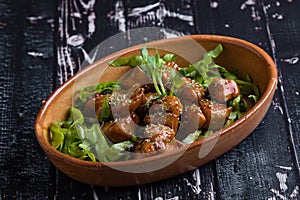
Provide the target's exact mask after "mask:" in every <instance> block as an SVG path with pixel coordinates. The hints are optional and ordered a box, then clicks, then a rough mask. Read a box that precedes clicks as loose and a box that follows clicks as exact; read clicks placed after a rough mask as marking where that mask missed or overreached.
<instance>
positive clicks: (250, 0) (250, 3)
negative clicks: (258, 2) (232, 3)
mask: <svg viewBox="0 0 300 200" xmlns="http://www.w3.org/2000/svg"><path fill="white" fill-rule="evenodd" d="M253 5H255V0H247V1H245V2H244V3H243V4H242V5H241V7H240V8H241V10H244V9H245V8H246V7H247V6H253Z"/></svg>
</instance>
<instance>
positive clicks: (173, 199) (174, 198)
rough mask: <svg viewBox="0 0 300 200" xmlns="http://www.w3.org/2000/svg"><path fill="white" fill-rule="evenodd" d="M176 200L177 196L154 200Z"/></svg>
mask: <svg viewBox="0 0 300 200" xmlns="http://www.w3.org/2000/svg"><path fill="white" fill-rule="evenodd" d="M178 199H179V197H178V196H174V197H172V198H168V199H166V198H163V197H156V198H155V199H154V200H178Z"/></svg>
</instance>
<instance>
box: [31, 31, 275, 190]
mask: <svg viewBox="0 0 300 200" xmlns="http://www.w3.org/2000/svg"><path fill="white" fill-rule="evenodd" d="M191 40H192V41H194V42H196V43H197V44H201V45H202V46H203V47H204V49H206V50H210V49H213V48H214V47H216V46H217V44H219V43H221V44H222V45H223V47H224V50H223V52H222V54H221V55H220V56H219V57H218V59H217V60H216V61H215V62H216V63H217V64H220V65H222V66H224V67H226V68H227V69H229V70H230V69H238V70H239V71H241V72H245V73H247V74H249V75H250V77H251V78H252V79H253V81H254V83H255V84H257V85H258V87H259V89H260V92H261V98H260V100H259V101H258V102H257V103H256V104H255V105H254V106H253V107H252V108H251V109H250V110H249V111H248V112H247V113H246V114H245V115H244V116H243V117H242V118H240V119H239V120H237V121H236V122H234V123H233V124H231V125H230V126H228V127H226V128H224V129H222V130H221V131H219V132H216V133H214V134H212V135H210V136H209V137H207V138H206V139H204V140H199V141H196V142H194V143H193V144H191V145H190V146H188V147H187V148H185V149H184V150H182V149H178V150H175V151H172V152H166V153H162V154H159V155H156V156H151V157H148V158H142V159H136V160H128V161H121V162H112V163H109V164H108V163H103V162H90V161H84V160H78V159H76V158H73V157H70V156H68V155H66V154H63V153H61V152H59V151H57V150H56V149H54V148H53V147H52V146H51V145H50V143H49V126H50V123H51V122H52V121H54V120H57V119H60V120H64V119H65V118H66V115H67V113H68V111H69V109H70V107H71V105H72V98H73V93H74V91H75V90H76V89H78V88H80V87H82V85H89V84H93V83H90V82H89V80H90V79H91V77H94V78H97V76H99V73H103V74H102V76H101V77H102V78H101V80H100V82H101V81H106V80H113V79H118V78H119V77H120V76H121V75H122V74H123V73H125V72H126V71H127V70H128V68H126V67H123V68H112V67H109V68H107V69H106V70H105V71H103V69H104V68H105V66H107V63H108V62H110V61H112V60H115V59H117V58H119V57H120V56H124V55H126V56H128V55H133V54H137V53H138V52H139V50H140V49H141V47H142V46H143V45H137V46H134V47H130V48H127V49H124V50H121V51H118V52H116V53H113V54H111V55H109V56H106V57H104V58H102V59H100V60H98V61H96V62H95V63H94V64H92V65H90V66H88V67H85V68H84V69H83V70H81V71H80V72H78V73H77V74H76V75H74V76H73V77H71V78H70V79H68V80H67V81H66V82H65V83H64V84H62V85H61V86H60V87H58V88H57V89H56V90H55V91H54V92H53V93H52V94H51V95H50V96H49V97H48V99H47V100H46V101H45V102H44V103H43V105H42V107H41V109H40V111H39V113H38V114H37V117H36V121H35V127H34V129H35V133H36V138H37V140H38V142H39V144H40V146H41V148H42V149H43V150H44V151H45V153H46V155H47V156H48V157H49V159H50V160H51V162H52V163H53V164H54V165H55V166H56V167H57V168H58V169H59V170H61V171H62V172H63V173H65V174H67V175H68V176H70V177H71V178H73V179H75V180H77V181H80V182H82V183H86V184H92V185H97V186H129V185H137V184H145V183H150V182H154V181H159V180H163V179H167V178H169V177H173V176H176V175H179V174H182V173H185V172H187V171H190V170H193V169H195V168H197V167H199V166H201V165H204V164H205V163H207V162H209V161H211V160H213V159H215V158H217V157H218V156H220V155H222V154H224V153H225V152H226V151H228V150H230V149H231V148H233V147H234V146H235V145H237V144H238V143H240V142H241V141H242V140H243V139H245V138H246V137H247V136H248V135H249V134H250V133H251V132H252V131H253V130H254V129H255V128H256V127H257V126H258V124H259V123H260V122H261V120H262V119H263V117H264V116H265V114H266V112H267V110H268V108H269V106H270V103H271V101H272V98H273V95H274V92H275V90H276V86H277V69H276V66H275V64H274V62H273V60H272V59H271V58H270V56H269V55H268V54H267V53H266V52H265V51H263V50H262V49H261V48H259V47H258V46H256V45H254V44H252V43H249V42H247V41H244V40H241V39H237V38H232V37H226V36H216V35H191V36H184V37H178V38H173V39H166V40H159V41H154V42H151V43H148V44H147V45H148V46H159V47H166V48H167V47H170V46H177V47H178V46H179V47H180V49H181V50H182V51H187V52H189V53H190V54H193V52H194V51H193V50H191V47H189V45H188V43H190V41H191ZM191 57H193V55H192V56H191ZM191 59H194V58H191ZM178 62H179V64H181V63H180V62H182V63H184V62H185V61H183V60H182V61H180V59H179V61H178ZM78 82H80V83H82V85H81V84H78ZM163 162H165V163H167V164H166V165H165V166H164V167H161V168H157V169H155V170H148V171H147V170H144V171H143V172H139V171H137V172H127V171H126V170H118V169H120V168H122V169H130V168H131V167H132V166H135V167H138V168H142V167H144V166H147V165H152V166H153V165H156V163H163Z"/></svg>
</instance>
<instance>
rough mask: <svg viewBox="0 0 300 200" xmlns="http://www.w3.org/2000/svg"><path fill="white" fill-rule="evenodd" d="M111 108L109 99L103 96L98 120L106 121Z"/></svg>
mask: <svg viewBox="0 0 300 200" xmlns="http://www.w3.org/2000/svg"><path fill="white" fill-rule="evenodd" d="M110 115H111V110H110V105H109V100H108V98H107V97H105V99H104V102H103V105H102V111H101V114H100V119H99V122H100V123H102V122H104V121H107V120H108V119H109V118H110Z"/></svg>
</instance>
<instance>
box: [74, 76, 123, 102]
mask: <svg viewBox="0 0 300 200" xmlns="http://www.w3.org/2000/svg"><path fill="white" fill-rule="evenodd" d="M119 88H120V86H119V82H118V81H108V82H104V83H99V84H97V85H93V86H87V87H84V88H82V89H81V90H80V96H79V99H80V100H81V102H82V103H85V102H86V101H87V100H88V98H89V97H91V96H93V95H95V94H111V93H112V92H113V90H114V89H119Z"/></svg>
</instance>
